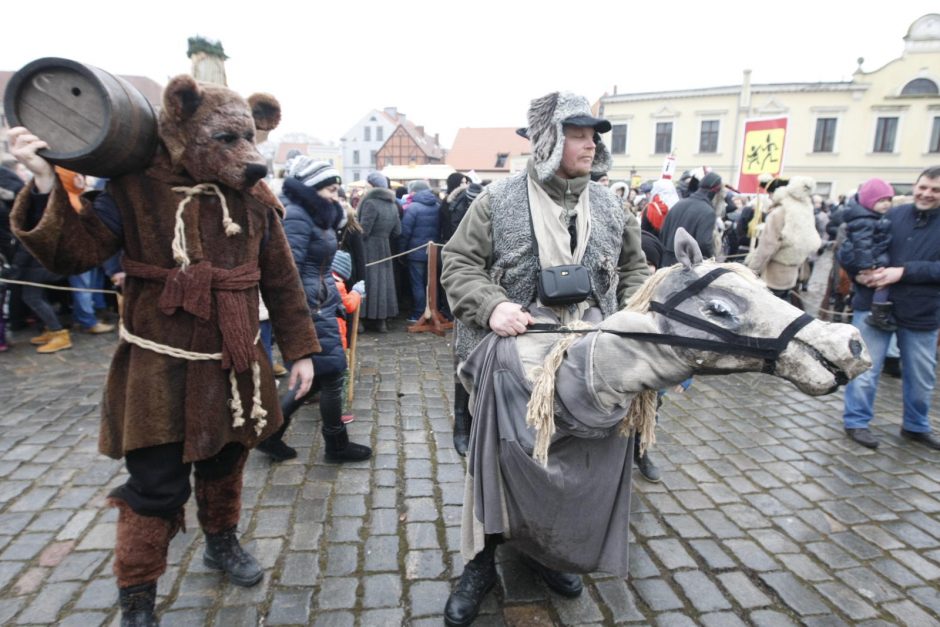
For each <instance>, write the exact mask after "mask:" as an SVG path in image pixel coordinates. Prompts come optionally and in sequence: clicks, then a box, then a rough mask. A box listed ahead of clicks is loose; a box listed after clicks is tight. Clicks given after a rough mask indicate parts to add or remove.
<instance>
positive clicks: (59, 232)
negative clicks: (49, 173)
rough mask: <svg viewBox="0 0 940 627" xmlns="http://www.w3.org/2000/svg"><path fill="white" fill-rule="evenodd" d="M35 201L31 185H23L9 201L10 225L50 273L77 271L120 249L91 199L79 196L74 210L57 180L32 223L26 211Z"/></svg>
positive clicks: (87, 268)
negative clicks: (77, 209)
mask: <svg viewBox="0 0 940 627" xmlns="http://www.w3.org/2000/svg"><path fill="white" fill-rule="evenodd" d="M36 201H37V199H36V198H35V195H34V194H33V186H32V185H27V186H26V187H24V188H23V189H22V190H21V191H20V193H19V194H18V195H17V197H16V201H15V202H14V204H13V211H12V212H11V213H10V226H11V227H12V230H13V234H14V235H16V237H17V239H19V240H20V242H22V244H23V245H24V246H25V247H26V248H27V249H28V250H29V252H30V253H32V254H33V256H34V257H36V259H37V260H38V261H39V263H41V264H42V265H44V266H45V267H46V268H48V269H49V270H51V271H52V272H55V273H56V274H64V275H72V274H81V273H82V272H85V271H86V270H89V269H91V268H94V267H95V266H99V265H101V264H103V263H104V262H105V261H106V260H107V259H108V258H109V257H111V256H113V255H114V254H115V253H116V252H118V251H119V250H120V249H121V238H120V236H119V235H118V234H116V233H115V232H114V231H112V230H111V229H109V228H108V227H107V226H106V225H105V224H104V222H102V221H101V219H100V218H99V217H98V215H97V213H96V211H95V208H94V206H93V204H92V200H90V198H89V197H87V196H83V197H82V209H81V211H75V209H73V208H72V205H71V203H70V202H69V197H68V194H67V193H66V192H65V189H64V188H63V187H62V184H61V183H60V182H59V181H58V179H57V180H56V182H55V186H54V187H53V188H52V192H51V193H50V194H49V197H48V201H47V203H46V206H45V208H44V210H43V212H42V217H41V218H40V220H39V222H38V223H37V224H35V226H32V225H30V224H29V212H30V209H31V208H32V205H33V203H34V202H36Z"/></svg>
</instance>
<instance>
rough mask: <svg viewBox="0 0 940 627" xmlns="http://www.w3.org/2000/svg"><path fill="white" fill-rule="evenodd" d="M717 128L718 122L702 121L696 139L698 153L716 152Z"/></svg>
mask: <svg viewBox="0 0 940 627" xmlns="http://www.w3.org/2000/svg"><path fill="white" fill-rule="evenodd" d="M718 128H719V123H718V120H702V127H701V130H700V131H699V139H698V151H699V152H718Z"/></svg>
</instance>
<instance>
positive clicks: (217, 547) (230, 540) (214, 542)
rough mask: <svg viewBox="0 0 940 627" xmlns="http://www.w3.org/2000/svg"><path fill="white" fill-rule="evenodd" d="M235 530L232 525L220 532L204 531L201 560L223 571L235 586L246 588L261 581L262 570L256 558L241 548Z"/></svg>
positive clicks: (208, 565)
mask: <svg viewBox="0 0 940 627" xmlns="http://www.w3.org/2000/svg"><path fill="white" fill-rule="evenodd" d="M235 531H236V529H235V527H232V528H231V529H227V530H225V531H222V532H220V533H206V552H205V554H204V555H203V556H202V561H203V563H205V565H206V566H207V567H209V568H211V569H213V570H221V571H222V572H224V573H225V574H226V575H228V578H229V581H231V582H232V583H233V584H235V585H236V586H244V587H246V588H247V587H250V586H253V585H255V584H256V583H258V582H259V581H261V578H262V577H264V571H263V570H261V565H260V564H258V560H256V559H255V558H254V557H252V556H251V554H250V553H248V552H247V551H246V550H245V549H243V548H242V545H241V544H240V543H239V542H238V538H237V537H236V535H235Z"/></svg>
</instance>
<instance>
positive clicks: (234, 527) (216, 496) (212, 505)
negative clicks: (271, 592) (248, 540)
mask: <svg viewBox="0 0 940 627" xmlns="http://www.w3.org/2000/svg"><path fill="white" fill-rule="evenodd" d="M247 457H248V450H247V449H245V450H243V451H242V453H241V455H240V457H239V458H238V460H237V461H236V462H235V464H234V466H233V467H232V471H231V472H230V473H229V474H227V475H225V476H223V477H213V478H208V477H205V476H203V475H202V473H200V471H199V468H198V467H197V469H196V473H195V474H196V481H195V484H196V490H195V493H196V505H197V507H198V508H199V509H198V510H197V512H196V514H197V516H198V518H199V525H200V526H201V527H202V530H203V532H204V533H205V535H206V550H205V553H204V554H203V556H202V561H203V563H204V564H205V565H206V566H207V567H209V568H211V569H213V570H221V571H222V572H224V573H225V574H226V575H228V578H229V581H231V582H232V583H234V584H235V585H238V586H245V587H248V586H253V585H255V584H256V583H258V582H259V581H261V578H262V577H264V571H263V570H262V569H261V565H260V564H258V561H257V560H256V559H255V558H254V557H252V555H251V554H249V553H248V552H247V551H245V549H244V548H242V545H241V544H240V543H239V542H238V537H237V531H238V519H239V517H240V516H241V509H242V470H243V469H244V467H245V459H246V458H247Z"/></svg>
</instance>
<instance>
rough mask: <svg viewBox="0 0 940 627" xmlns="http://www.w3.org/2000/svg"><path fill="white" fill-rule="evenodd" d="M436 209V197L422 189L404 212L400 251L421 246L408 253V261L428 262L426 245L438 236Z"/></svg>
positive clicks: (427, 190)
mask: <svg viewBox="0 0 940 627" xmlns="http://www.w3.org/2000/svg"><path fill="white" fill-rule="evenodd" d="M438 208H439V205H438V201H437V196H435V195H434V192H432V191H431V190H429V189H424V190H421V191H420V192H418V193H417V194H415V196H414V198H413V199H412V201H411V204H410V205H408V209H406V210H405V217H404V219H403V220H402V221H401V236H400V237H399V242H400V249H401V250H403V251H404V250H411V249H412V248H417V247H418V246H421V248H418V250H415V251H412V252H410V253H408V261H427V260H428V247H427V246H426V244H427V243H428V242H433V241H434V240H435V238H436V237H437V235H438V226H439V221H438V220H439V217H438ZM366 293H368V292H366Z"/></svg>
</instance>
